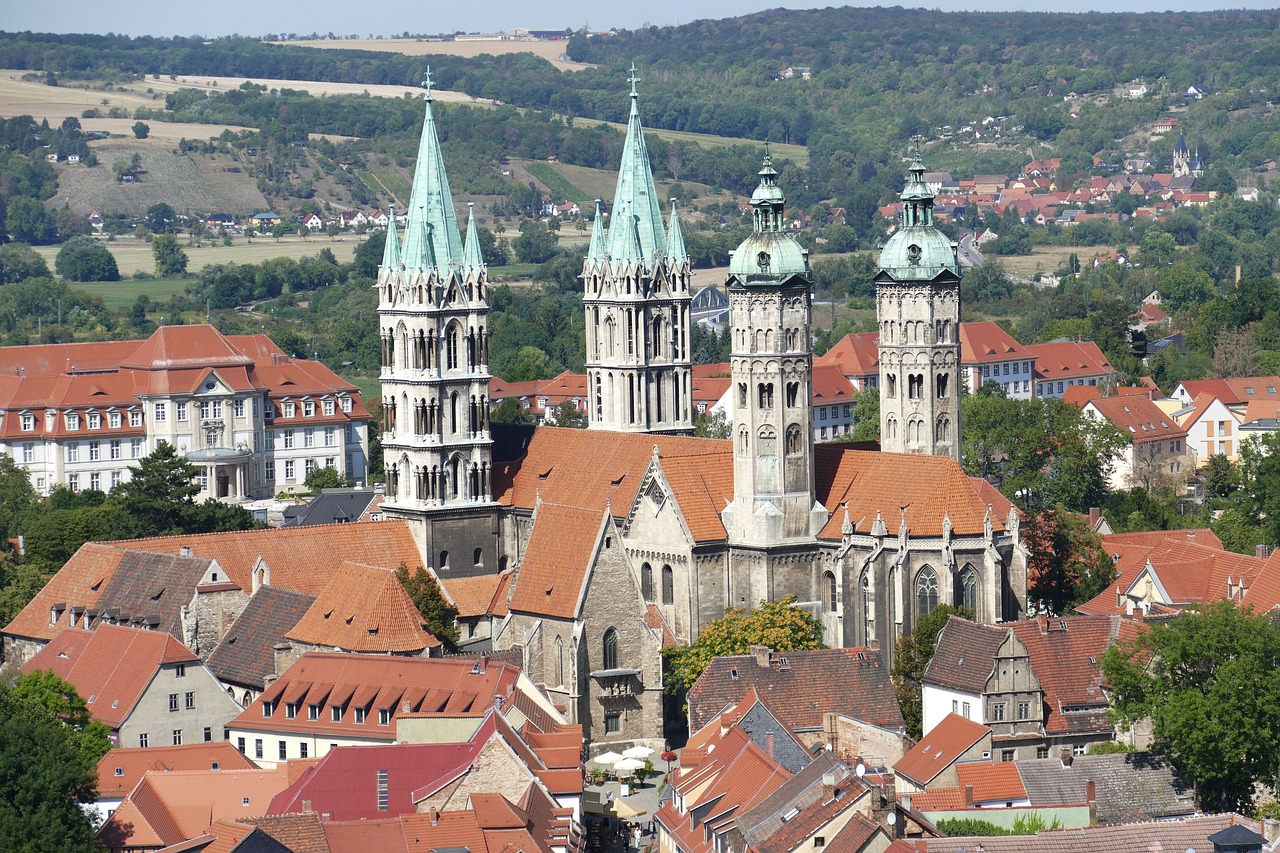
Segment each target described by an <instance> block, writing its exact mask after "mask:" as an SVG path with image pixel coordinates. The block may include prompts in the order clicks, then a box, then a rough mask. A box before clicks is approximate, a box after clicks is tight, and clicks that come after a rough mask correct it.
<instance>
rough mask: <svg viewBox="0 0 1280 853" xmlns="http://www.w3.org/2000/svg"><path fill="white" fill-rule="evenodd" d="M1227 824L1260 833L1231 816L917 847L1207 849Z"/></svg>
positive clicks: (1044, 851)
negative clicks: (1211, 837)
mask: <svg viewBox="0 0 1280 853" xmlns="http://www.w3.org/2000/svg"><path fill="white" fill-rule="evenodd" d="M1233 825H1243V826H1248V827H1249V828H1251V829H1254V830H1257V831H1260V830H1261V829H1262V824H1261V822H1260V821H1256V820H1250V819H1248V818H1245V817H1241V816H1240V815H1236V814H1221V815H1207V816H1205V817H1195V818H1187V819H1185V820H1170V821H1155V822H1151V823H1134V824H1125V825H1120V826H1094V827H1085V828H1083V829H1055V830H1041V831H1040V832H1037V833H1036V834H1035V835H1021V836H1018V835H1007V836H994V837H993V836H967V837H966V836H954V837H942V838H930V839H928V840H927V841H925V842H923V844H924V845H925V847H924V849H925V850H926V851H927V853H964V851H972V850H974V849H975V848H976V847H977V845H979V844H981V845H982V848H983V850H985V851H986V853H1115V851H1117V850H1189V849H1195V850H1213V849H1214V846H1213V843H1212V842H1211V841H1209V836H1210V835H1213V834H1214V833H1215V832H1218V831H1220V830H1222V829H1225V828H1227V827H1229V826H1233Z"/></svg>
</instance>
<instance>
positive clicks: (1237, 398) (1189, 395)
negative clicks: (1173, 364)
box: [1169, 376, 1280, 408]
mask: <svg viewBox="0 0 1280 853" xmlns="http://www.w3.org/2000/svg"><path fill="white" fill-rule="evenodd" d="M1278 389H1280V376H1248V377H1235V378H1231V379H1186V380H1184V381H1182V382H1179V383H1178V384H1177V385H1176V386H1175V387H1174V389H1173V391H1172V392H1171V393H1170V394H1169V396H1170V397H1172V398H1173V399H1175V400H1177V401H1178V402H1179V403H1181V404H1182V405H1184V406H1190V405H1191V404H1192V403H1194V402H1195V399H1196V397H1199V396H1200V395H1201V394H1211V395H1213V396H1214V397H1216V398H1217V399H1218V400H1220V401H1222V404H1223V405H1225V406H1227V407H1228V408H1235V407H1238V406H1248V405H1250V404H1252V403H1253V402H1255V401H1258V402H1262V401H1268V402H1269V401H1275V403H1276V405H1280V390H1278Z"/></svg>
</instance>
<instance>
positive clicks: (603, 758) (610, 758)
mask: <svg viewBox="0 0 1280 853" xmlns="http://www.w3.org/2000/svg"><path fill="white" fill-rule="evenodd" d="M625 757H626V756H624V755H619V754H618V753H616V752H602V753H600V754H599V755H597V756H596V757H595V758H593V759H591V760H592V761H594V762H595V763H596V764H604V765H609V764H613V763H614V762H617V761H621V760H622V759H623V758H625Z"/></svg>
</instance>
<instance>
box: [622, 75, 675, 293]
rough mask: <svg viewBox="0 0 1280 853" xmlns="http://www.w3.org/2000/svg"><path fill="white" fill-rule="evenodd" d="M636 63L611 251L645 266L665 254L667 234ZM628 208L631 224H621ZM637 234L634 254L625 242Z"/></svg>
mask: <svg viewBox="0 0 1280 853" xmlns="http://www.w3.org/2000/svg"><path fill="white" fill-rule="evenodd" d="M639 79H640V78H639V77H637V76H636V67H635V65H632V66H631V77H630V78H629V82H630V83H631V116H630V118H629V119H628V120H627V141H626V144H625V145H624V146H623V148H622V165H621V166H620V167H619V168H618V188H617V191H616V192H615V193H614V196H613V222H612V223H611V225H610V228H609V243H608V250H609V254H610V255H611V256H613V257H614V258H618V259H622V258H626V259H628V260H632V259H643V260H644V262H645V266H646V267H647V266H650V265H651V264H653V262H654V258H655V256H661V255H665V254H666V248H667V247H666V235H665V234H664V233H663V228H662V204H661V202H659V201H658V190H657V187H655V186H654V184H653V170H652V169H650V168H649V150H648V148H647V147H646V146H645V144H644V128H643V127H642V126H641V125H640V107H639V103H638V101H639V98H640V94H639V93H638V92H637V91H636V83H637V82H638V81H639ZM623 211H628V219H629V220H630V224H631V226H632V227H621V228H620V227H619V225H618V223H619V221H620V220H619V217H620V216H621V214H622V212H623ZM633 233H634V234H635V235H638V237H639V242H640V248H639V252H638V253H637V254H635V255H634V257H633V256H632V253H631V251H630V249H629V247H625V244H627V243H629V242H630V241H631V239H632V235H633Z"/></svg>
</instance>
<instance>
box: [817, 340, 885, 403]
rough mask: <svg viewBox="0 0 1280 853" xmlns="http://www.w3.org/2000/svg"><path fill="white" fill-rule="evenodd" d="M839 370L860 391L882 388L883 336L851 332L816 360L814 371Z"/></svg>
mask: <svg viewBox="0 0 1280 853" xmlns="http://www.w3.org/2000/svg"><path fill="white" fill-rule="evenodd" d="M827 366H835V367H838V368H839V369H840V372H841V373H843V374H844V377H845V378H846V379H848V380H849V382H850V383H852V385H853V387H854V389H855V390H857V391H861V390H863V389H865V388H874V387H879V385H880V334H879V333H878V332H850V333H849V334H847V335H845V336H844V337H843V338H841V339H840V340H839V341H837V342H836V343H835V345H834V346H832V347H831V349H829V350H827V352H826V354H825V355H820V356H816V357H815V358H814V360H813V369H814V370H815V371H816V370H818V368H820V367H827Z"/></svg>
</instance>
